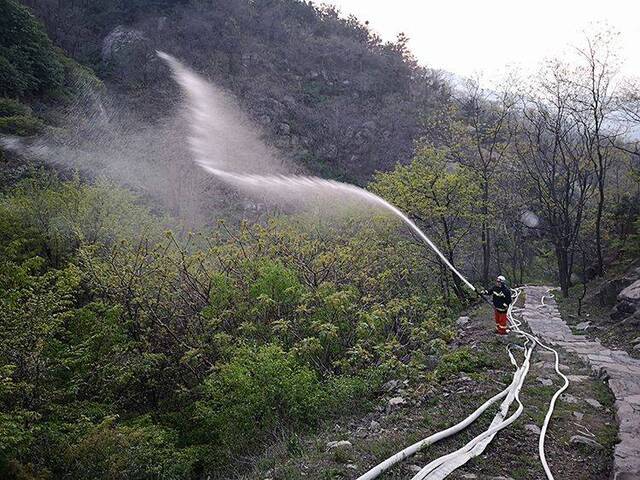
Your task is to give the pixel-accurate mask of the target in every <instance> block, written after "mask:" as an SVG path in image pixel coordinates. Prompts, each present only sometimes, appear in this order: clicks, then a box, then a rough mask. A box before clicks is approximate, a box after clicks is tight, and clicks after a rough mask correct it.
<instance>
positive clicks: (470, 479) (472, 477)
mask: <svg viewBox="0 0 640 480" xmlns="http://www.w3.org/2000/svg"><path fill="white" fill-rule="evenodd" d="M460 478H465V479H468V480H472V479H474V478H478V475H476V474H475V473H465V474H463V475H461V476H460Z"/></svg>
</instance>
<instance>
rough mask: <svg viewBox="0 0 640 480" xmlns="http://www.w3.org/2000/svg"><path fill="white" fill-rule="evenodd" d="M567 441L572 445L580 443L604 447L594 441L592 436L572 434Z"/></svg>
mask: <svg viewBox="0 0 640 480" xmlns="http://www.w3.org/2000/svg"><path fill="white" fill-rule="evenodd" d="M569 441H570V442H571V443H572V444H574V445H576V444H581V445H589V446H590V447H594V448H604V447H603V446H602V445H600V444H599V443H598V442H596V441H595V440H593V439H592V438H589V437H585V436H584V435H574V436H573V437H571V440H569Z"/></svg>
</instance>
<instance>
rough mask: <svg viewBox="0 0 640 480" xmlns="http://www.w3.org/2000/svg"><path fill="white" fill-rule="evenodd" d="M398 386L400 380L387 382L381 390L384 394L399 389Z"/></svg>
mask: <svg viewBox="0 0 640 480" xmlns="http://www.w3.org/2000/svg"><path fill="white" fill-rule="evenodd" d="M400 384H401V383H400V380H389V381H388V382H387V383H385V384H384V385H382V390H383V391H385V392H391V391H393V390H395V389H397V388H398V387H400Z"/></svg>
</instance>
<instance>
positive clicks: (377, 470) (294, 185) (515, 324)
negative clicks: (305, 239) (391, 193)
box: [158, 52, 568, 480]
mask: <svg viewBox="0 0 640 480" xmlns="http://www.w3.org/2000/svg"><path fill="white" fill-rule="evenodd" d="M158 56H159V57H160V58H162V59H163V60H165V61H166V62H167V64H168V65H169V66H170V67H171V69H172V72H173V75H174V78H175V79H176V81H177V82H178V83H179V84H180V86H181V87H182V89H183V91H184V93H185V94H186V97H187V107H188V110H189V114H190V117H189V119H190V127H191V136H190V138H189V142H190V147H191V152H192V153H193V155H194V160H195V162H196V164H198V165H199V166H200V167H201V168H203V169H204V170H205V171H207V172H209V173H210V174H211V175H213V176H214V177H216V178H218V179H219V180H220V181H222V182H224V183H226V184H228V185H232V186H234V187H236V188H238V189H241V190H244V191H248V192H250V193H254V194H255V193H260V194H268V195H271V196H272V197H274V198H275V197H278V198H280V199H283V200H285V201H287V200H288V201H290V202H293V203H295V204H299V203H300V202H301V201H302V200H303V199H308V197H309V195H310V194H312V193H313V194H315V195H316V196H317V197H318V198H322V199H324V200H327V199H335V198H336V197H344V198H349V199H359V200H362V201H364V202H366V203H367V204H369V205H372V206H374V207H377V208H380V209H382V210H383V211H386V212H390V213H392V214H393V215H395V216H396V217H397V218H399V219H400V220H402V221H403V222H404V223H405V224H406V225H407V226H408V227H409V228H410V229H411V230H412V231H413V232H414V233H415V234H416V235H417V236H418V237H419V238H420V239H421V240H422V241H423V242H424V243H425V244H426V245H427V246H429V248H431V250H433V252H434V253H435V254H436V255H437V256H438V258H439V259H440V260H441V261H442V262H443V263H444V264H445V265H446V266H447V267H448V268H449V269H450V270H451V271H452V272H453V273H454V274H455V275H456V276H457V277H458V278H459V279H460V280H461V281H462V282H463V283H464V284H465V285H466V286H467V287H468V288H469V289H470V290H471V291H473V292H475V293H477V294H478V296H480V297H481V298H483V299H484V300H485V301H487V302H488V303H490V302H489V300H488V299H486V298H485V297H484V296H483V295H481V294H480V292H478V290H477V289H476V288H475V287H474V286H473V284H471V282H469V281H468V280H467V279H466V278H465V277H464V275H462V274H461V273H460V272H459V271H458V270H457V269H456V268H455V267H454V266H453V264H452V263H451V261H450V260H449V259H448V258H447V257H446V256H445V255H444V254H443V253H442V252H441V251H440V249H438V247H437V246H436V245H435V244H434V243H433V242H432V241H431V239H430V238H429V237H427V236H426V235H425V233H424V232H423V231H422V230H420V228H418V226H417V225H416V224H415V223H414V222H413V221H412V220H411V219H410V218H409V217H408V216H407V215H405V214H404V213H403V212H402V211H400V210H399V209H398V208H397V207H395V206H394V205H392V204H391V203H389V202H387V201H386V200H384V199H383V198H381V197H379V196H378V195H375V194H374V193H371V192H369V191H367V190H365V189H363V188H360V187H356V186H355V185H350V184H347V183H343V182H338V181H335V180H326V179H322V178H318V177H311V176H299V175H286V174H283V173H276V174H274V173H273V171H274V170H276V171H277V169H278V166H279V165H277V164H274V163H273V162H272V161H270V160H272V159H273V157H271V153H270V152H269V151H268V149H267V148H266V147H264V146H261V145H262V144H261V142H260V141H259V138H258V136H257V134H256V133H255V131H253V130H251V129H249V128H247V127H246V125H245V124H244V122H245V121H246V119H244V118H243V117H242V116H241V115H240V113H239V111H238V110H237V109H235V108H234V103H233V100H232V99H230V97H229V96H228V95H225V94H224V92H222V91H221V90H219V89H217V88H215V87H214V86H212V85H211V84H210V83H208V82H207V81H205V80H204V79H203V78H201V77H200V76H199V75H197V74H195V73H194V72H192V71H190V70H189V69H188V68H186V67H184V66H183V65H182V64H181V63H180V62H179V61H178V60H176V59H175V58H173V57H172V56H170V55H168V54H166V53H163V52H158ZM219 112H223V113H226V115H230V116H231V117H228V118H234V119H235V120H236V123H237V128H236V129H235V130H233V131H232V132H231V133H230V130H229V129H228V126H226V125H225V122H224V120H225V118H224V115H220V116H218V114H219ZM216 134H217V135H223V134H226V137H225V138H224V140H225V142H226V143H224V145H223V146H220V145H219V144H218V143H219V142H216V141H215V140H212V138H215V135H216ZM229 137H230V138H229ZM245 143H251V144H252V145H254V146H256V145H257V150H253V151H252V152H250V154H249V155H244V156H243V154H242V153H241V152H243V151H244V147H245ZM223 150H224V151H223ZM229 150H232V151H231V152H229ZM256 151H260V152H261V155H260V157H259V159H258V160H259V161H258V162H256V157H255V154H256ZM229 153H231V157H230V158H231V159H232V160H233V162H229V160H230V158H229ZM280 166H281V165H280ZM267 169H268V170H267ZM260 170H262V171H260ZM265 170H267V172H268V173H265ZM513 293H514V296H515V299H514V302H512V303H511V305H510V306H509V309H508V313H507V316H508V318H509V322H510V327H511V329H512V331H513V332H514V333H516V334H517V335H518V336H520V337H521V338H523V339H524V346H523V349H524V360H523V362H522V364H521V365H518V363H517V362H516V360H515V357H514V355H513V353H512V352H511V350H510V349H509V348H507V353H508V355H509V358H510V360H511V363H512V364H513V365H514V367H515V371H514V375H513V379H512V382H511V384H510V385H509V386H508V387H507V388H506V389H504V390H503V391H502V392H500V393H498V394H496V395H494V396H493V397H492V398H490V399H489V400H487V401H485V402H484V403H483V404H482V405H481V406H480V407H479V408H478V409H476V410H475V411H474V412H473V413H472V414H471V415H469V416H468V417H467V418H466V419H464V420H462V421H461V422H459V423H458V424H456V425H454V426H452V427H450V428H448V429H446V430H443V431H441V432H438V433H435V434H433V435H431V436H430V437H428V438H426V439H424V440H421V441H420V442H417V443H415V444H413V445H411V446H409V447H407V448H405V449H404V450H402V451H400V452H398V453H396V454H395V455H393V456H391V457H390V458H388V459H387V460H385V461H384V462H382V463H380V464H379V465H377V466H375V467H373V468H372V469H371V470H369V471H368V472H366V473H365V474H364V475H362V476H361V477H359V478H358V480H373V479H374V478H376V477H377V476H379V475H380V474H381V473H383V472H384V471H386V470H388V469H389V468H391V467H392V466H393V465H395V464H396V463H398V462H400V461H402V460H404V459H405V458H407V457H409V456H411V455H413V454H414V453H416V452H417V451H418V450H420V449H421V448H424V447H425V446H427V445H431V444H433V443H435V442H437V441H439V440H441V439H443V438H446V437H449V436H451V435H454V434H455V433H457V432H459V431H461V430H462V429H464V428H466V427H467V426H469V425H470V424H471V423H473V422H474V421H475V420H476V419H477V418H478V417H479V416H480V415H481V414H482V413H483V412H484V411H485V410H487V409H488V408H489V407H490V406H491V405H492V404H494V403H495V402H497V401H498V400H500V399H503V402H502V404H501V407H500V409H499V411H498V413H496V415H495V416H494V419H493V421H492V423H491V425H490V426H489V428H488V429H487V430H486V431H484V432H483V433H481V434H480V435H478V436H476V437H475V438H474V439H472V440H471V441H470V442H468V443H467V444H466V445H465V446H463V447H462V448H460V449H458V450H456V451H454V452H452V453H449V454H447V455H444V456H442V457H440V458H438V459H436V460H434V461H432V462H430V463H429V464H428V465H426V466H425V467H424V468H423V469H421V470H420V472H419V473H417V474H416V475H415V476H414V477H413V479H412V480H425V479H431V480H435V479H443V478H445V477H446V476H447V475H449V474H450V473H451V472H452V471H454V470H455V469H456V468H458V467H460V466H461V465H464V464H465V463H466V462H467V461H468V460H469V459H471V458H473V457H475V456H477V455H479V454H481V453H482V452H483V451H484V449H485V448H486V446H487V445H488V444H489V443H490V442H491V440H492V439H493V438H494V436H495V435H496V434H497V432H499V431H500V430H502V429H503V428H506V427H507V426H509V425H510V424H512V423H513V422H514V421H515V420H516V419H517V418H518V417H519V416H520V414H521V413H522V411H523V409H524V406H523V404H522V402H521V401H520V398H519V393H520V390H521V388H522V385H523V384H524V380H525V377H526V375H527V372H528V371H529V366H530V359H531V355H532V352H533V349H534V347H535V346H536V345H540V346H542V347H543V348H546V349H547V350H550V351H552V352H554V353H555V356H556V372H557V373H558V374H559V375H561V376H562V377H563V378H564V379H565V385H564V386H563V387H561V389H560V390H558V392H556V394H555V395H554V396H553V398H552V400H551V404H550V408H549V411H548V412H547V415H546V417H545V422H544V424H543V428H542V430H541V434H540V440H539V453H540V459H541V462H542V464H543V467H544V470H545V473H546V474H547V477H548V478H549V479H553V475H552V474H551V471H550V470H549V467H548V465H547V462H546V458H545V455H544V436H545V433H546V430H547V426H548V423H549V420H550V418H551V415H552V413H553V406H554V403H555V400H556V399H557V398H558V396H559V395H560V394H561V393H562V391H564V390H565V389H566V388H567V386H568V380H567V379H566V377H565V376H564V375H562V373H561V372H560V370H559V366H558V354H557V352H556V351H555V350H553V349H551V348H550V347H547V346H546V345H543V344H542V343H541V342H540V340H538V339H537V338H536V337H534V336H533V335H531V334H529V333H526V332H523V331H522V330H521V329H520V328H519V326H520V322H519V321H517V320H516V319H515V318H514V317H513V305H514V303H515V300H517V298H518V296H519V295H520V293H521V291H520V290H514V291H513ZM543 301H544V299H543ZM514 401H516V402H517V404H518V408H517V409H516V411H515V412H514V413H513V414H511V416H509V417H507V413H508V411H509V407H510V406H511V404H512V403H513V402H514Z"/></svg>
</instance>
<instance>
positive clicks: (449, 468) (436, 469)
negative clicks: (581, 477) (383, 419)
mask: <svg viewBox="0 0 640 480" xmlns="http://www.w3.org/2000/svg"><path fill="white" fill-rule="evenodd" d="M521 292H522V290H521V289H516V290H513V294H514V301H513V302H512V303H511V305H510V306H509V309H508V311H507V317H508V319H509V326H510V328H511V330H512V331H513V332H514V333H516V334H517V335H518V336H520V337H521V338H523V339H524V340H525V343H524V350H525V354H524V361H523V363H522V365H521V366H520V367H518V366H517V363H516V361H515V359H514V357H513V354H512V353H511V351H510V350H509V349H508V350H507V351H508V353H509V357H510V359H511V362H512V364H513V365H514V366H516V371H515V372H514V376H513V380H512V382H511V384H510V385H509V387H507V388H506V389H505V390H503V391H502V392H500V393H499V394H497V395H495V396H494V397H492V398H491V399H489V400H488V401H486V402H485V403H484V404H483V405H482V406H480V407H479V408H478V409H477V410H476V411H475V412H473V413H472V414H471V415H470V416H469V417H467V418H466V419H464V420H463V421H461V422H459V423H458V424H456V425H454V426H452V427H449V428H448V429H446V430H443V431H441V432H438V433H436V434H433V435H431V436H429V437H428V438H426V439H424V440H422V441H420V442H417V443H415V444H413V445H411V446H410V447H407V448H405V449H404V450H402V451H400V452H398V453H396V454H395V455H393V456H391V457H390V458H388V459H387V460H385V461H384V462H382V463H380V464H379V465H377V466H376V467H374V468H372V469H371V470H369V471H368V472H367V473H365V474H364V475H362V476H360V477H358V480H372V479H374V478H376V477H377V476H378V475H380V474H381V473H382V472H384V471H386V470H388V469H389V468H391V467H392V466H393V465H395V464H396V463H398V462H400V461H402V460H404V459H405V458H407V457H409V456H411V455H413V454H415V453H416V452H417V451H419V450H420V449H421V448H424V447H425V446H428V445H431V444H433V443H435V442H437V441H439V440H442V439H443V438H446V437H449V436H451V435H454V434H456V433H458V432H459V431H461V430H462V429H464V428H466V427H467V426H468V425H470V424H471V423H473V422H474V421H475V420H476V419H477V418H478V417H479V416H480V415H481V414H482V413H483V412H484V411H485V410H486V409H487V408H489V406H491V405H492V404H493V403H495V402H496V401H497V400H499V399H501V398H504V397H506V398H505V399H504V401H503V403H502V405H501V408H500V410H499V411H498V413H497V414H496V415H495V417H494V419H493V421H492V423H491V425H490V426H489V428H488V429H487V430H486V431H485V432H483V433H482V434H480V435H478V436H476V437H475V438H474V439H472V440H471V441H470V442H468V443H467V444H466V445H465V446H464V447H462V448H460V449H458V450H456V451H455V452H452V453H449V454H447V455H444V456H442V457H440V458H438V459H436V460H434V461H432V462H430V463H429V464H428V465H426V466H425V467H424V468H423V469H422V470H420V472H418V473H417V474H416V475H415V476H414V477H413V478H412V480H436V479H443V478H445V477H446V476H448V475H449V474H450V473H451V472H453V471H454V470H455V469H457V468H459V467H460V466H462V465H464V464H465V463H466V462H467V461H469V460H470V459H471V458H473V457H476V456H478V455H480V454H481V453H482V452H483V451H484V449H485V448H486V446H487V445H488V444H489V443H490V442H491V440H492V439H493V437H494V436H495V435H496V433H497V432H499V431H500V430H502V429H503V428H506V427H507V426H509V425H510V424H512V423H513V422H514V421H515V420H516V419H517V418H518V417H519V416H520V414H521V413H522V411H523V409H524V406H523V405H522V403H521V401H520V398H519V393H520V390H521V388H522V385H523V383H524V380H525V377H526V374H527V372H528V370H529V366H530V358H531V355H532V353H533V349H534V348H535V346H536V345H540V346H541V347H543V348H544V349H546V350H548V351H551V352H553V353H554V355H555V370H556V372H557V373H558V375H560V376H561V377H562V378H563V379H564V381H565V383H564V385H563V386H562V387H560V389H558V390H557V391H556V393H555V394H554V396H553V397H552V399H551V401H550V404H549V409H548V411H547V414H546V416H545V420H544V423H543V426H542V428H541V430H540V437H539V441H538V453H539V455H540V461H541V463H542V466H543V468H544V471H545V474H546V476H547V478H548V479H550V480H553V478H554V477H553V474H552V473H551V470H550V468H549V465H548V463H547V460H546V455H545V452H544V440H545V436H546V432H547V429H548V425H549V422H550V420H551V416H552V415H553V410H554V406H555V402H556V400H557V398H558V397H559V396H560V395H561V394H562V392H564V391H565V390H566V389H567V388H568V386H569V380H568V378H567V377H566V376H565V375H564V374H563V373H562V372H561V371H560V368H559V357H558V352H557V351H556V350H554V349H552V348H551V347H548V346H546V345H544V344H543V343H542V342H541V341H540V340H539V339H538V338H537V337H535V336H534V335H531V334H529V333H527V332H524V331H523V330H522V329H521V328H520V325H521V322H520V321H518V320H517V319H515V318H514V316H513V309H514V304H515V303H516V301H517V299H518V297H519V296H520V294H521ZM542 304H543V305H544V297H543V298H542ZM513 400H515V401H517V403H518V408H517V409H516V411H515V412H514V413H513V414H512V415H511V416H510V417H509V418H507V419H506V420H505V417H506V414H507V412H508V410H509V407H510V405H511V403H512V402H513Z"/></svg>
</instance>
